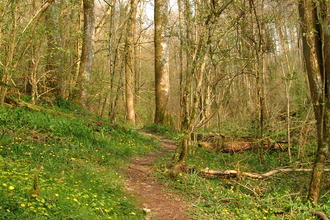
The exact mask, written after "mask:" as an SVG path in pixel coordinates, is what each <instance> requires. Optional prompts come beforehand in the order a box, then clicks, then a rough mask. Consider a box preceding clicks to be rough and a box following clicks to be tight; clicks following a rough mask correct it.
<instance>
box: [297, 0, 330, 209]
mask: <svg viewBox="0 0 330 220" xmlns="http://www.w3.org/2000/svg"><path fill="white" fill-rule="evenodd" d="M329 4H330V3H329V2H315V1H313V0H302V1H299V4H298V7H299V14H300V17H301V27H302V34H303V51H304V59H305V64H306V69H307V75H308V80H309V86H310V92H311V97H312V103H313V107H314V114H315V119H316V128H317V137H318V149H317V153H316V158H315V162H314V169H313V173H312V178H311V182H310V187H309V192H308V198H309V199H310V200H311V201H312V202H313V203H315V204H316V203H318V201H319V197H320V189H321V182H322V176H323V170H324V166H325V162H326V158H327V156H328V152H329V137H330V136H329V121H328V120H329V113H330V112H329V107H330V103H329V82H328V81H329V66H328V65H329V61H330V60H329V56H328V55H329V45H328V44H329V43H330V41H329V31H328V26H329V21H330V20H329V17H328V15H327V13H326V12H328V8H329ZM323 27H324V28H323Z"/></svg>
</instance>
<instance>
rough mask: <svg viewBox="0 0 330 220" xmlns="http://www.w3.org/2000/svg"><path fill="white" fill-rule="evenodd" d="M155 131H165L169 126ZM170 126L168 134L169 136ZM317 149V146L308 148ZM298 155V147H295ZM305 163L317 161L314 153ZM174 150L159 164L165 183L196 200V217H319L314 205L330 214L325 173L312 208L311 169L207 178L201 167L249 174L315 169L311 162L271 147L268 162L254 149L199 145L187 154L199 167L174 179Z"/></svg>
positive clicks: (243, 219)
mask: <svg viewBox="0 0 330 220" xmlns="http://www.w3.org/2000/svg"><path fill="white" fill-rule="evenodd" d="M152 129H153V131H156V132H160V133H164V129H163V130H162V129H159V128H157V129H155V128H152ZM168 133H169V132H168V131H166V129H165V134H166V135H168ZM168 136H170V135H168ZM307 151H312V149H309V150H308V149H306V154H308V152H307ZM293 155H294V156H295V155H297V149H296V148H293ZM309 155H310V156H309V157H307V156H306V157H305V158H304V161H313V160H314V156H313V153H310V154H309ZM172 157H173V154H168V155H164V156H163V157H162V158H159V160H158V162H157V164H158V165H157V166H158V169H156V170H157V176H158V178H159V179H160V180H161V181H164V182H166V185H171V186H172V189H173V190H174V191H175V192H178V193H182V194H184V195H186V196H188V198H189V199H190V200H191V202H192V206H191V209H190V213H191V216H192V217H194V218H195V219H199V220H202V219H205V220H210V219H212V220H215V219H219V220H235V219H237V220H248V219H250V220H260V219H278V220H280V219H297V220H301V219H304V220H306V219H318V217H316V216H313V215H311V213H310V212H309V210H310V209H312V210H317V211H322V212H324V213H326V214H327V215H328V216H329V215H330V203H329V200H330V195H329V190H330V175H329V173H326V174H325V176H324V179H323V180H324V181H323V183H322V192H321V195H322V197H321V199H320V204H319V206H317V207H312V206H311V205H310V204H308V202H306V196H307V189H308V186H309V181H310V173H284V174H277V175H275V176H272V177H270V178H268V179H264V180H255V179H251V178H243V177H242V178H232V179H223V178H209V177H203V175H201V173H200V172H199V171H198V170H201V169H204V168H206V167H209V168H210V169H215V170H227V169H235V170H240V171H242V172H243V171H246V172H256V173H265V172H267V171H270V170H272V169H275V168H279V167H290V168H310V167H311V166H312V163H309V162H305V163H300V162H299V159H298V158H294V161H297V162H296V163H290V162H289V159H288V153H287V152H280V151H266V152H265V155H264V157H265V165H260V164H259V163H258V157H257V155H256V153H255V152H253V151H245V152H241V153H236V154H228V153H219V154H215V153H212V152H209V151H206V150H204V149H201V148H198V147H196V148H195V152H194V154H190V155H188V157H187V159H186V165H188V167H194V169H193V170H192V171H191V173H182V174H180V175H179V176H178V177H177V179H176V180H175V181H172V180H169V177H168V174H169V170H170V167H171V166H172V163H173V162H172V161H173V160H172Z"/></svg>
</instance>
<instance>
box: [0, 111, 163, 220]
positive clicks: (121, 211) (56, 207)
mask: <svg viewBox="0 0 330 220" xmlns="http://www.w3.org/2000/svg"><path fill="white" fill-rule="evenodd" d="M64 107H68V106H64ZM57 110H60V109H57ZM66 112H68V111H66ZM158 147H159V144H158V143H156V142H155V140H154V139H152V138H150V137H147V136H142V135H141V134H139V133H137V132H135V131H133V130H130V129H126V128H125V129H123V128H121V127H118V126H111V125H108V124H106V123H99V124H96V123H94V122H93V121H92V120H88V118H86V115H83V114H77V115H75V116H72V117H67V115H61V114H58V115H55V114H49V113H45V112H42V111H35V110H31V109H27V108H14V107H13V108H7V107H0V170H1V174H0V195H1V196H0V216H1V219H125V220H126V219H134V220H135V219H144V216H145V213H144V211H142V210H140V209H138V208H137V207H135V205H134V200H133V198H130V197H129V196H128V195H127V194H126V193H125V190H124V184H123V177H122V176H121V173H120V171H119V167H120V166H122V165H124V164H125V163H128V161H129V160H130V158H131V157H133V156H142V155H144V154H146V153H148V152H150V151H154V150H155V149H156V148H158ZM34 185H36V186H34ZM35 188H37V189H38V192H33V191H35Z"/></svg>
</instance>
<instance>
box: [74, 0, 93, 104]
mask: <svg viewBox="0 0 330 220" xmlns="http://www.w3.org/2000/svg"><path fill="white" fill-rule="evenodd" d="M83 8H84V31H83V33H84V35H83V43H82V49H81V50H82V51H81V58H80V67H79V73H78V91H77V94H76V102H77V103H79V104H80V105H81V106H82V107H83V108H87V96H88V84H89V81H90V77H91V74H92V67H93V55H94V49H93V35H94V30H95V25H94V0H83Z"/></svg>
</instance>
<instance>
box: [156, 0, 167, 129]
mask: <svg viewBox="0 0 330 220" xmlns="http://www.w3.org/2000/svg"><path fill="white" fill-rule="evenodd" d="M154 3H155V9H154V22H155V35H154V47H155V95H156V97H155V98H156V111H155V119H154V122H155V123H156V124H164V123H165V114H166V111H167V106H168V100H169V94H170V76H169V64H168V62H169V60H168V59H169V58H168V36H167V31H166V30H167V14H168V6H167V4H168V2H167V0H155V2H154Z"/></svg>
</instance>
